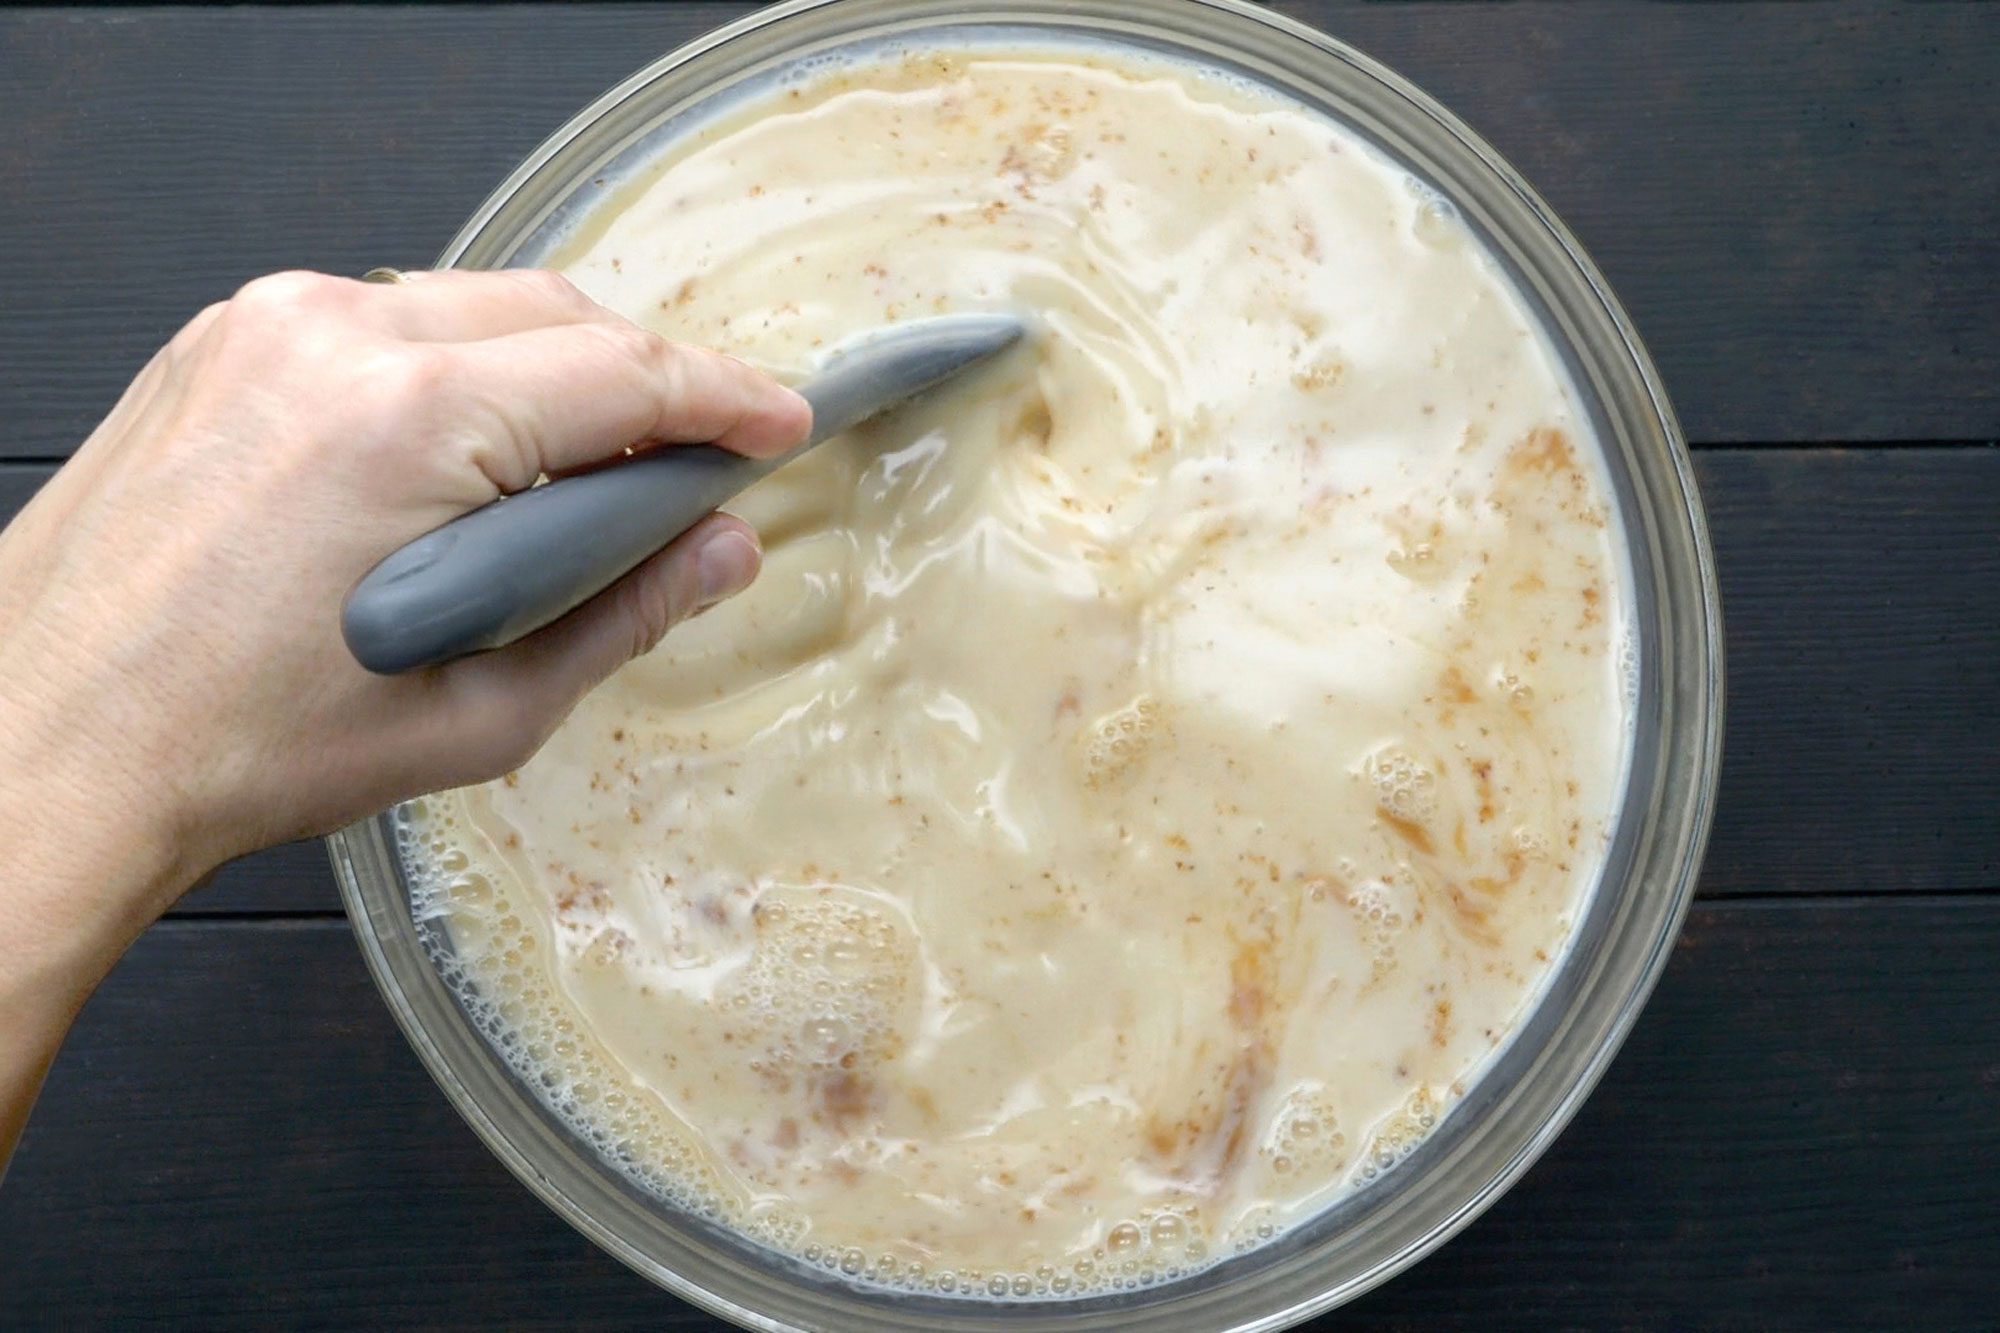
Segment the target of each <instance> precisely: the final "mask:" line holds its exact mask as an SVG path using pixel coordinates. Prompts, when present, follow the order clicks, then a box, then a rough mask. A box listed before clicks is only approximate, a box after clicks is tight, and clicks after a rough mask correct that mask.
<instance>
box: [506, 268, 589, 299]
mask: <svg viewBox="0 0 2000 1333" xmlns="http://www.w3.org/2000/svg"><path fill="white" fill-rule="evenodd" d="M507 276H508V279H509V281H511V282H513V283H514V285H515V286H517V287H519V288H520V289H521V291H522V293H523V294H524V295H526V296H529V297H532V298H534V299H535V300H538V301H545V302H547V303H549V304H550V305H554V306H559V307H562V308H564V309H575V308H580V307H583V306H588V305H590V304H591V301H590V298H589V297H587V296H585V295H584V294H583V291H582V289H580V288H579V287H578V286H577V285H576V284H575V283H573V282H571V281H570V280H569V279H568V278H566V277H564V276H563V275H562V274H560V273H554V272H551V271H550V270H548V269H545V268H517V269H509V270H508V272H507Z"/></svg>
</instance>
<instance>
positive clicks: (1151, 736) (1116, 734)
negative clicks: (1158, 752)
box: [1083, 694, 1164, 788]
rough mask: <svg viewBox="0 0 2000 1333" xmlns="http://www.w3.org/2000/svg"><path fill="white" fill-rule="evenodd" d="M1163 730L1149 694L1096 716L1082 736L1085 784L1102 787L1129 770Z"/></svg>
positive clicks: (1156, 706) (1158, 709) (1154, 704)
mask: <svg viewBox="0 0 2000 1333" xmlns="http://www.w3.org/2000/svg"><path fill="white" fill-rule="evenodd" d="M1163 731H1164V727H1163V725H1162V720H1161V712H1160V704H1159V701H1158V700H1157V699H1155V698H1153V697H1152V696H1151V695H1149V694H1141V695H1139V696H1137V697H1136V698H1134V699H1133V700H1132V701H1131V702H1130V703H1128V704H1126V705H1125V706H1124V707H1123V708H1120V709H1118V710H1117V711H1115V712H1111V713H1107V714H1105V715H1104V716H1103V717H1101V718H1099V719H1098V720H1097V721H1096V722H1095V723H1094V724H1093V725H1092V726H1091V727H1090V728H1089V729H1088V730H1087V731H1085V733H1084V736H1083V768H1084V783H1085V785H1087V786H1090V787H1094V788H1095V787H1104V786H1106V785H1108V784H1110V783H1111V782H1113V781H1115V780H1116V779H1118V778H1119V777H1121V776H1123V775H1124V774H1125V773H1127V772H1129V771H1130V770H1131V769H1132V768H1133V766H1135V765H1136V764H1138V763H1139V762H1140V761H1141V760H1143V759H1144V758H1145V757H1146V754H1147V752H1148V751H1149V750H1151V749H1152V748H1153V747H1154V746H1155V745H1156V744H1157V743H1158V742H1159V741H1160V739H1161V735H1162V732H1163Z"/></svg>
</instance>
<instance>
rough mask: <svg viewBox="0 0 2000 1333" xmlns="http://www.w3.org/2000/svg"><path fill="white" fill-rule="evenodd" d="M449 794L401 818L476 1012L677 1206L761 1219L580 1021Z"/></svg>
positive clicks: (407, 865)
mask: <svg viewBox="0 0 2000 1333" xmlns="http://www.w3.org/2000/svg"><path fill="white" fill-rule="evenodd" d="M447 799H448V798H433V799H432V800H430V801H425V802H410V803H409V804H407V805H404V806H403V807H401V808H400V809H399V810H398V811H397V812H396V815H395V818H394V820H393V822H392V827H393V828H394V831H395V839H396V850H397V853H398V855H399V857H400V859H401V861H402V864H403V867H404V874H405V877H406V881H407V883H408V885H409V899H410V914H411V918H412V920H413V922H414V923H415V925H416V931H417V938H418V941H419V942H420V943H421V944H422V946H423V948H424V951H425V953H426V954H427V955H428V956H429V958H430V960H431V964H432V966H433V967H435V968H436V969H437V973H438V976H439V977H440V979H442V980H443V981H444V983H445V985H446V986H447V987H448V988H449V989H450V990H451V992H452V994H453V995H454V997H456V999H457V1000H458V1003H459V1005H460V1007H461V1008H462V1009H463V1010H464V1012H465V1015H466V1017H467V1018H468V1019H470V1020H471V1022H472V1025H473V1026H474V1028H476V1029H477V1030H478V1032H479V1033H480V1035H481V1036H482V1037H484V1038H485V1040H486V1042H487V1044H488V1045H489V1046H490V1047H491V1048H492V1050H493V1051H494V1053H495V1054H496V1055H498V1056H499V1057H500V1058H501V1060H503V1061H504V1062H505V1063H506V1065H507V1067H508V1068H509V1069H511V1070H512V1071H513V1072H514V1074H515V1075H516V1076H517V1077H518V1078H520V1080H521V1081H522V1082H523V1083H524V1084H525V1085H526V1086H527V1087H529V1088H530V1089H531V1090H533V1092H534V1093H535V1095H536V1096H537V1098H538V1099H539V1100H540V1101H541V1102H542V1104H543V1105H544V1106H545V1107H547V1108H548V1109H549V1111H551V1112H552V1113H553V1114H554V1115H555V1116H556V1118H557V1119H558V1120H560V1121H561V1122H562V1123H563V1125H564V1126H566V1127H567V1128H568V1129H569V1130H570V1131H571V1132H572V1133H574V1134H575V1135H576V1136H577V1137H578V1138H579V1139H581V1140H582V1141H583V1142H584V1143H585V1144H586V1145H588V1147H589V1148H590V1149H591V1150H592V1151H594V1152H595V1153H596V1154H597V1155H598V1157H599V1158H601V1159H602V1160H603V1161H604V1162H606V1163H607V1164H609V1165H610V1166H611V1167H612V1168H613V1169H615V1170H617V1171H618V1172H619V1173H620V1174H621V1175H623V1176H625V1177H626V1178H627V1179H628V1180H630V1181H631V1182H632V1183H634V1184H635V1185H637V1186H639V1187H640V1188H641V1189H644V1190H646V1191H647V1192H648V1193H651V1194H653V1195H654V1196H655V1197H657V1198H659V1199H661V1200H663V1201H665V1202H666V1203H669V1204H671V1205H672V1206H674V1207H676V1208H680V1209H683V1210H684V1211H687V1212H690V1213H693V1214H695V1215H697V1216H701V1217H709V1218H714V1219H716V1220H720V1221H728V1222H730V1223H732V1224H735V1225H741V1226H745V1228H746V1230H747V1229H749V1227H750V1226H751V1225H753V1224H754V1220H753V1219H745V1218H737V1217H730V1216H728V1215H727V1210H726V1209H725V1206H724V1204H723V1199H724V1197H725V1196H724V1192H723V1190H722V1187H721V1182H720V1181H719V1180H718V1178H717V1177H716V1175H715V1173H714V1169H713V1168H712V1167H711V1166H710V1165H709V1163H708V1160H707V1158H706V1156H705V1155H704V1154H703V1152H702V1151H701V1149H700V1147H699V1146H698V1145H697V1144H696V1142H695V1141H694V1139H693V1137H692V1135H691V1133H690V1132H689V1131H688V1130H687V1128H686V1127H685V1126H683V1125H682V1124H681V1123H680V1122H679V1121H677V1120H676V1119H674V1118H673V1116H672V1115H671V1114H670V1113H669V1112H668V1111H667V1110H666V1108H665V1107H663V1106H662V1105H661V1104H660V1103H658V1102H657V1101H656V1100H654V1099H653V1098H651V1097H649V1096H646V1095H645V1094H642V1093H634V1092H628V1091H627V1090H626V1078H625V1076H624V1074H623V1073H622V1072H621V1071H620V1070H619V1069H618V1068H617V1067H616V1065H615V1063H614V1062H613V1061H612V1060H611V1059H610V1058H609V1057H608V1056H607V1055H606V1053H605V1052H604V1051H603V1050H602V1048H600V1047H599V1046H598V1045H597V1043H596V1042H595V1041H594V1040H592V1039H591V1038H590V1037H589V1035H588V1034H587V1033H586V1032H584V1031H582V1030H580V1029H579V1027H578V1024H577V1022H576V1020H575V1019H574V1018H573V1017H572V1016H571V1014H570V1010H569V1008H568V1005H567V1004H566V1003H565V1001H564V1000H563V998H562V996H561V995H560V994H559V993H558V990H557V987H556V984H555V983H554V981H553V980H552V978H551V975H550V972H549V969H548V967H547V965H546V964H545V963H543V962H542V961H541V954H542V953H543V951H544V949H545V947H546V946H545V945H544V943H543V941H542V939H541V937H540V936H539V935H538V933H537V932H536V930H535V929H534V928H533V927H531V926H530V925H528V923H527V921H526V920H524V919H523V918H529V919H533V918H534V917H535V916H536V913H535V912H534V911H533V910H532V909H530V908H528V907H527V906H526V905H520V906H517V905H516V904H515V903H514V902H513V901H512V900H511V899H510V898H509V896H508V894H507V892H506V890H505V888H504V887H503V886H504V885H505V884H506V883H507V879H506V877H505V876H504V875H501V874H497V873H494V872H493V871H492V869H490V868H481V867H480V866H479V865H478V864H477V863H476V861H475V860H474V858H473V857H472V856H471V855H470V854H468V852H467V851H466V849H465V846H464V843H463V842H462V840H461V838H460V836H459V832H458V823H459V821H458V817H457V816H456V814H455V813H454V812H453V810H452V809H451V808H450V807H449V805H448V804H447V803H446V802H447ZM783 1230H784V1228H783V1227H777V1228H775V1229H773V1231H772V1234H773V1235H774V1236H775V1235H777V1234H779V1233H780V1232H782V1231H783Z"/></svg>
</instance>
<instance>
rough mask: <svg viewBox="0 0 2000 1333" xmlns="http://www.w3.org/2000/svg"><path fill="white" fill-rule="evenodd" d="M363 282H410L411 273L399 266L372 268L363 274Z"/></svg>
mask: <svg viewBox="0 0 2000 1333" xmlns="http://www.w3.org/2000/svg"><path fill="white" fill-rule="evenodd" d="M361 280H362V281H363V282H408V281H409V280H410V275H409V274H407V273H405V272H403V270H401V269H399V268H371V269H369V270H368V271H367V272H366V273H364V274H362V275H361Z"/></svg>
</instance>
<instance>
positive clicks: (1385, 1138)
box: [1352, 1087, 1444, 1186]
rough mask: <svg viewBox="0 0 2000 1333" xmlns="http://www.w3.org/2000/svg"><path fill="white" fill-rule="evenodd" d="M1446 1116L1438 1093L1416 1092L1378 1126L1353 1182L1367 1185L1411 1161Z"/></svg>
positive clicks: (1366, 1146)
mask: <svg viewBox="0 0 2000 1333" xmlns="http://www.w3.org/2000/svg"><path fill="white" fill-rule="evenodd" d="M1443 1114H1444V1104H1443V1101H1442V1100H1441V1099H1440V1098H1439V1097H1438V1095H1437V1094H1436V1093H1434V1092H1432V1091H1431V1090H1430V1089H1429V1088H1421V1087H1420V1088H1417V1089H1415V1090H1414V1091H1412V1092H1411V1093H1410V1095H1409V1096H1408V1097H1407V1098H1405V1099H1404V1101H1403V1104H1402V1105H1401V1106H1399V1107H1397V1108H1396V1109H1395V1110H1394V1111H1392V1112H1390V1113H1389V1115H1388V1116H1386V1117H1385V1118H1384V1119H1383V1120H1382V1121H1381V1123H1380V1124H1378V1125H1376V1126H1375V1132H1374V1133H1373V1134H1372V1135H1370V1136H1369V1139H1368V1142H1367V1143H1365V1144H1363V1145H1362V1149H1361V1160H1360V1164H1359V1165H1357V1166H1356V1167H1355V1168H1354V1174H1353V1177H1352V1183H1353V1184H1355V1185H1357V1186H1359V1185H1365V1184H1367V1183H1368V1182H1369V1181H1371V1180H1374V1179H1375V1178H1376V1177H1377V1176H1379V1175H1381V1174H1382V1173H1383V1172H1384V1171H1388V1170H1390V1169H1392V1168H1393V1167H1395V1166H1396V1165H1397V1164H1399V1163H1400V1162H1402V1161H1404V1160H1405V1159H1407V1158H1408V1157H1409V1155H1410V1154H1411V1153H1412V1152H1415V1151H1416V1148H1417V1145H1418V1144H1419V1143H1422V1142H1423V1141H1424V1139H1425V1137H1426V1136H1428V1135H1429V1134H1430V1132H1431V1130H1432V1129H1434V1128H1436V1127H1437V1122H1438V1117H1439V1116H1441V1115H1443Z"/></svg>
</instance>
